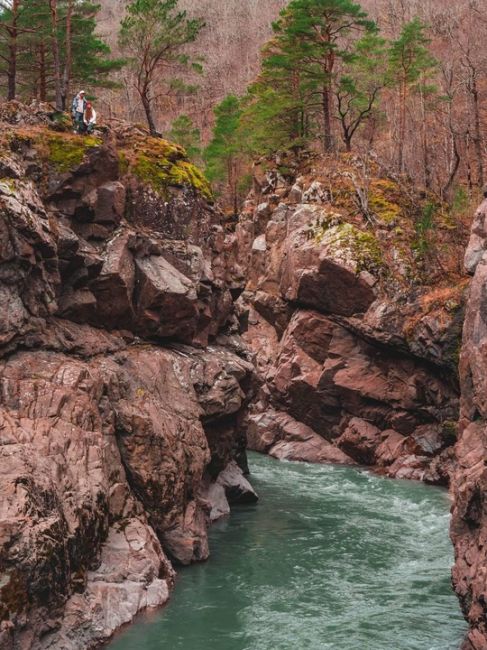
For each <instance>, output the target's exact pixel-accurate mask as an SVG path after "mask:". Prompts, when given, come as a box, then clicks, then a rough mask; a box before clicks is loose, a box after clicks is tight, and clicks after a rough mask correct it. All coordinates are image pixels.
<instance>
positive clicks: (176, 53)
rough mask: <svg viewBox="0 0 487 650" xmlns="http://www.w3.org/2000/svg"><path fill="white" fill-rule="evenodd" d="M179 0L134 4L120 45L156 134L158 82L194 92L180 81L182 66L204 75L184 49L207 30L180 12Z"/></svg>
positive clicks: (140, 0) (141, 0)
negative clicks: (179, 71)
mask: <svg viewBox="0 0 487 650" xmlns="http://www.w3.org/2000/svg"><path fill="white" fill-rule="evenodd" d="M177 5H178V0H133V2H131V3H130V4H129V5H128V7H127V16H126V17H125V18H124V19H123V20H122V22H121V29H120V34H119V44H120V47H121V49H122V51H123V52H125V53H126V54H127V55H128V56H130V62H131V64H132V67H133V70H134V72H135V87H136V89H137V93H138V95H139V97H140V100H141V102H142V106H143V108H144V111H145V115H146V118H147V123H148V125H149V130H150V132H151V134H152V135H156V134H157V128H156V123H155V117H154V103H155V101H156V100H157V99H158V96H159V95H158V91H157V88H156V83H155V82H156V78H157V82H158V84H159V85H160V84H161V83H162V84H164V85H165V89H164V90H163V91H162V92H163V93H166V94H168V93H169V90H170V89H171V87H173V88H177V89H178V90H180V91H181V90H182V91H184V90H188V91H189V90H191V89H192V88H191V87H189V86H186V85H185V84H184V83H183V82H182V81H181V80H180V79H178V78H177V70H178V68H180V67H181V66H184V67H192V68H193V69H195V70H196V71H201V64H200V63H199V61H198V59H196V58H190V57H189V56H188V55H187V54H186V53H185V50H184V46H185V45H187V44H188V43H193V42H194V41H195V40H196V38H197V37H198V34H199V32H200V31H201V29H202V28H203V26H204V22H203V21H202V20H200V19H199V18H192V19H189V18H188V17H187V14H186V11H178V7H177Z"/></svg>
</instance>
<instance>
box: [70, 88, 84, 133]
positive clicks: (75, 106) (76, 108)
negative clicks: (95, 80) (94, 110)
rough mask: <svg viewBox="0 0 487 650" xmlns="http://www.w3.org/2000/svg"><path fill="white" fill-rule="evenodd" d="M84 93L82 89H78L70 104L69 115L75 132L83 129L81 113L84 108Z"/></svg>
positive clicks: (82, 113)
mask: <svg viewBox="0 0 487 650" xmlns="http://www.w3.org/2000/svg"><path fill="white" fill-rule="evenodd" d="M85 94H86V93H85V91H84V90H80V91H79V93H78V94H77V95H75V96H74V97H73V103H72V104H71V116H72V118H73V125H74V128H75V133H81V132H82V131H83V115H84V113H85V110H86V99H85Z"/></svg>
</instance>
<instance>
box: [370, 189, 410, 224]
mask: <svg viewBox="0 0 487 650" xmlns="http://www.w3.org/2000/svg"><path fill="white" fill-rule="evenodd" d="M400 200H401V192H400V189H399V188H398V186H397V185H396V183H394V182H393V181H390V180H387V179H379V180H376V181H373V182H372V183H371V185H370V191H369V209H370V210H371V211H372V212H373V213H374V214H375V215H376V217H377V218H378V219H379V221H381V222H382V223H384V224H386V225H388V224H392V223H394V222H395V221H396V220H397V219H399V218H400V217H402V216H403V209H402V207H401V205H400Z"/></svg>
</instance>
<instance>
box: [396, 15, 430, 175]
mask: <svg viewBox="0 0 487 650" xmlns="http://www.w3.org/2000/svg"><path fill="white" fill-rule="evenodd" d="M425 32H426V25H424V24H423V23H422V22H421V20H420V19H419V18H415V19H414V20H412V21H411V22H409V23H407V24H406V25H404V27H403V29H402V31H401V34H400V36H399V38H398V39H397V40H396V41H394V42H393V43H391V46H390V50H389V69H388V80H389V84H390V85H391V86H392V87H394V88H397V89H398V93H399V126H398V138H397V142H398V168H399V171H400V172H404V142H405V139H406V121H407V103H408V98H409V96H410V95H411V93H414V92H417V91H419V90H420V88H421V86H423V88H425V87H426V79H427V78H428V77H430V76H431V74H432V73H433V71H434V69H435V67H436V61H435V59H434V57H433V56H432V55H431V53H430V51H429V49H428V45H429V43H430V39H429V38H428V37H427V36H426V33H425ZM431 90H432V89H431V88H429V90H428V92H430V91H431Z"/></svg>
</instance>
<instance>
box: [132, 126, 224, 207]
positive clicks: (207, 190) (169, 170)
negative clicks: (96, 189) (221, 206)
mask: <svg viewBox="0 0 487 650" xmlns="http://www.w3.org/2000/svg"><path fill="white" fill-rule="evenodd" d="M121 156H123V161H124V162H123V164H124V167H126V170H127V171H129V172H130V171H131V172H132V173H133V174H134V175H135V176H136V177H137V178H138V179H139V180H141V181H142V182H144V183H147V185H149V186H150V187H151V188H152V189H153V190H155V191H156V192H157V193H158V194H161V195H162V196H164V197H166V196H167V193H168V190H169V188H170V187H191V188H193V189H194V190H196V191H197V192H199V193H200V194H201V195H202V196H204V197H205V198H206V199H208V200H212V199H213V194H212V191H211V187H210V184H209V182H208V181H207V179H206V178H205V176H204V174H203V172H202V171H201V170H200V169H198V167H196V165H193V164H192V163H191V162H189V161H188V160H187V157H186V152H185V151H184V149H183V148H182V147H180V146H178V145H175V144H172V143H170V142H167V140H162V139H159V138H146V139H144V140H143V141H141V142H140V143H138V145H137V146H136V148H135V155H133V156H131V155H130V152H122V154H121Z"/></svg>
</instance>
